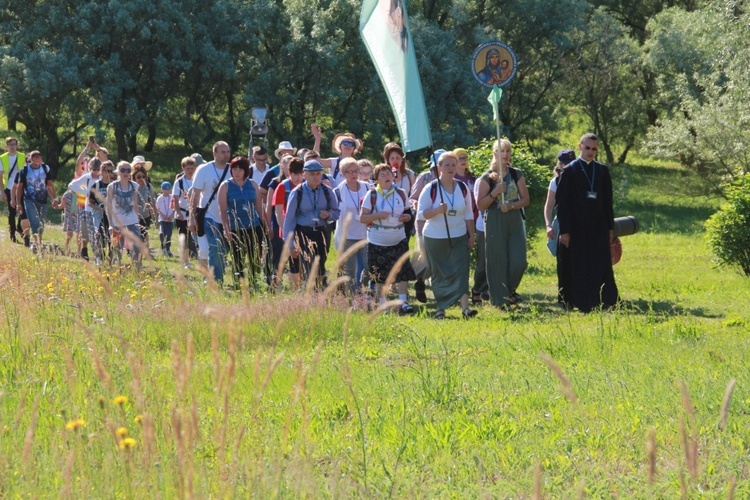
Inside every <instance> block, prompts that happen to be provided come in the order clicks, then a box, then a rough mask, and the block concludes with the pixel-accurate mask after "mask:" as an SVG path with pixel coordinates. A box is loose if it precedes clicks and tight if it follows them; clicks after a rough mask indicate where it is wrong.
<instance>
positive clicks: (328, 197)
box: [282, 179, 331, 217]
mask: <svg viewBox="0 0 750 500" xmlns="http://www.w3.org/2000/svg"><path fill="white" fill-rule="evenodd" d="M286 182H289V184H285V183H286ZM282 184H284V188H286V193H284V196H286V202H287V209H288V208H289V195H290V194H291V192H290V190H289V186H290V185H291V180H289V179H287V180H285V181H284V182H283V183H282ZM304 185H305V183H304V182H303V183H301V184H300V185H299V186H297V187H295V188H294V189H299V193H300V197H302V186H304ZM320 186H321V188H322V189H323V194H324V195H325V197H326V212H330V210H331V193H329V192H328V186H325V185H323V184H322V183H321V184H320ZM300 210H301V208H300V200H299V198H298V199H297V208H296V209H295V211H294V213H295V214H296V216H297V217H299V215H300V213H301V211H300Z"/></svg>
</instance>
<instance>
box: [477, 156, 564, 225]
mask: <svg viewBox="0 0 750 500" xmlns="http://www.w3.org/2000/svg"><path fill="white" fill-rule="evenodd" d="M508 171H509V172H510V178H511V179H512V180H513V182H515V183H516V184H518V178H519V175H518V174H519V172H520V170H518V169H517V168H513V167H508ZM558 177H559V176H558ZM487 180H488V181H489V185H490V191H492V190H493V189H495V186H496V185H497V183H496V182H495V181H493V180H492V178H488V179H487ZM558 182H559V181H558ZM521 218H522V219H523V220H526V211H525V210H524V209H523V208H522V209H521Z"/></svg>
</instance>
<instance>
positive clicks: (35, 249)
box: [29, 243, 39, 255]
mask: <svg viewBox="0 0 750 500" xmlns="http://www.w3.org/2000/svg"><path fill="white" fill-rule="evenodd" d="M29 248H30V249H31V253H33V254H34V255H36V254H37V253H39V250H38V249H37V248H36V244H34V243H32V244H31V245H29Z"/></svg>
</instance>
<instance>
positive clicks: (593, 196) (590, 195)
mask: <svg viewBox="0 0 750 500" xmlns="http://www.w3.org/2000/svg"><path fill="white" fill-rule="evenodd" d="M586 198H588V199H589V200H595V199H596V191H589V192H588V193H586Z"/></svg>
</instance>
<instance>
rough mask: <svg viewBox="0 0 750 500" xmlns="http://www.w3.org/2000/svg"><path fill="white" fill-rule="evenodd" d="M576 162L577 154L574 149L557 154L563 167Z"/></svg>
mask: <svg viewBox="0 0 750 500" xmlns="http://www.w3.org/2000/svg"><path fill="white" fill-rule="evenodd" d="M575 160H576V153H575V151H573V150H572V149H563V150H562V151H560V152H559V153H557V161H559V162H560V163H562V164H563V165H568V164H569V163H573V162H574V161H575Z"/></svg>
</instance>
